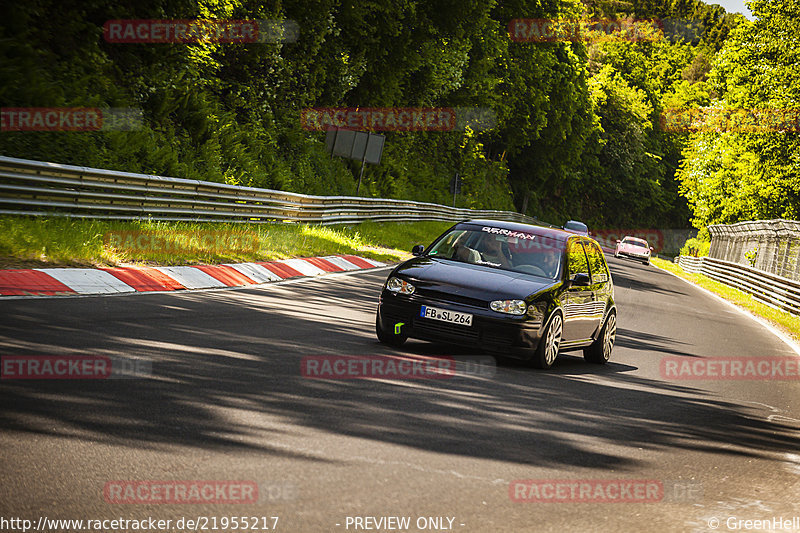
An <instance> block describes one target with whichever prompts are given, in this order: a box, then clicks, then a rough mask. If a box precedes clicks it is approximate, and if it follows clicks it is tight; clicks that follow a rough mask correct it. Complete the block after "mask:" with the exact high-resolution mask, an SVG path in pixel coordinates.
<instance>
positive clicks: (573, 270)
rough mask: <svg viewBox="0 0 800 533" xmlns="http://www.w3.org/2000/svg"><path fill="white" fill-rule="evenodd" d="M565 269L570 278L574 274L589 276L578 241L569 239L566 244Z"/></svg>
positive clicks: (581, 246)
mask: <svg viewBox="0 0 800 533" xmlns="http://www.w3.org/2000/svg"><path fill="white" fill-rule="evenodd" d="M567 268H568V273H569V277H570V278H571V277H572V276H574V275H575V274H586V275H587V276H588V275H589V263H588V261H587V260H586V252H584V251H583V244H581V241H580V240H578V239H571V240H570V241H569V242H567Z"/></svg>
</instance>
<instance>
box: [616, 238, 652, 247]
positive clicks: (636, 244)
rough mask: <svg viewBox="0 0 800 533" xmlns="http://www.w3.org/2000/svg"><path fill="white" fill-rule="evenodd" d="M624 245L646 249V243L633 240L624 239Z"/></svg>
mask: <svg viewBox="0 0 800 533" xmlns="http://www.w3.org/2000/svg"><path fill="white" fill-rule="evenodd" d="M622 242H623V243H624V244H632V245H633V246H638V247H640V248H647V243H646V242H642V241H634V240H633V239H625V240H624V241H622Z"/></svg>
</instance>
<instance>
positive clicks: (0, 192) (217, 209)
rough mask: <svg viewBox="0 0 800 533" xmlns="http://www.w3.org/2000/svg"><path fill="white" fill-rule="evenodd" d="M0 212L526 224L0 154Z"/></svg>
mask: <svg viewBox="0 0 800 533" xmlns="http://www.w3.org/2000/svg"><path fill="white" fill-rule="evenodd" d="M0 214H6V215H34V216H65V217H76V218H100V219H118V220H159V221H178V220H182V221H187V222H247V223H270V222H303V223H310V224H322V225H329V224H349V223H358V222H364V221H369V220H371V221H376V222H385V221H413V220H462V219H466V218H489V219H496V220H508V221H514V222H533V221H534V219H532V218H531V217H527V216H525V215H522V214H520V213H514V212H510V211H494V210H485V209H484V210H480V209H462V208H454V207H448V206H445V205H439V204H431V203H424V202H411V201H405V200H390V199H385V198H359V197H352V196H311V195H306V194H297V193H290V192H284V191H275V190H271V189H260V188H255V187H240V186H236V185H227V184H224V183H214V182H208V181H197V180H188V179H181V178H169V177H163V176H151V175H147V174H133V173H130V172H117V171H113V170H103V169H97V168H88V167H79V166H71V165H61V164H57V163H46V162H42V161H31V160H27V159H16V158H12V157H3V156H0Z"/></svg>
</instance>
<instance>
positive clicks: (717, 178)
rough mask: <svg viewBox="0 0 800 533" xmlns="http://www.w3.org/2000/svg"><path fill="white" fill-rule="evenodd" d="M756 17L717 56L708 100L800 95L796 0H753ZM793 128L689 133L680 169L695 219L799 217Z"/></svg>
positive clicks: (774, 104)
mask: <svg viewBox="0 0 800 533" xmlns="http://www.w3.org/2000/svg"><path fill="white" fill-rule="evenodd" d="M750 8H751V10H752V11H753V14H754V15H755V16H756V20H755V21H754V22H746V23H745V24H742V25H740V26H739V27H737V28H736V29H735V30H734V31H733V33H732V34H731V36H730V38H729V39H728V40H727V41H726V42H725V45H724V46H723V47H722V49H721V50H720V52H719V53H718V54H717V55H716V56H715V58H714V61H713V69H712V70H711V73H710V75H709V80H708V86H709V92H711V93H713V94H714V95H715V98H714V99H713V100H711V101H709V102H706V103H708V104H711V105H714V106H715V107H721V108H730V109H776V110H781V109H790V110H793V111H794V113H795V116H797V115H796V114H797V113H798V111H799V110H798V100H799V99H800V66H799V65H800V49H799V48H798V42H800V25H798V16H800V1H798V0H781V1H774V0H770V1H767V0H752V1H751V2H750ZM798 148H800V141H798V134H797V131H794V132H787V131H772V132H770V131H757V132H748V133H737V132H723V131H719V132H715V131H710V132H702V133H696V134H694V135H692V136H691V138H690V140H689V143H688V147H687V149H686V151H685V153H684V155H685V160H684V161H683V164H682V166H681V169H680V172H679V178H680V180H681V182H682V188H683V191H684V192H685V194H686V196H687V197H688V198H689V200H690V201H691V203H692V207H693V208H694V217H695V218H694V223H695V225H696V226H697V227H703V226H705V225H707V224H711V223H731V222H738V221H741V220H753V219H765V218H789V219H797V218H798V216H800V177H798V173H799V172H800V159H799V157H800V156H799V155H798V154H800V152H799V151H798Z"/></svg>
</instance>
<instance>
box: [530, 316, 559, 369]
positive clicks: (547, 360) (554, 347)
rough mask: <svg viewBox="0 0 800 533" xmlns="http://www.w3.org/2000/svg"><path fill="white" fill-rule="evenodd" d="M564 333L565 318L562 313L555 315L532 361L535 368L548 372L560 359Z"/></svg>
mask: <svg viewBox="0 0 800 533" xmlns="http://www.w3.org/2000/svg"><path fill="white" fill-rule="evenodd" d="M563 331H564V318H563V317H562V316H561V313H560V312H555V313H553V316H552V317H550V322H548V324H547V327H546V328H545V329H544V332H543V333H542V338H541V339H540V340H539V346H538V347H537V348H536V351H535V352H534V353H533V357H532V358H531V359H530V364H531V366H533V367H534V368H540V369H542V370H546V369H548V368H550V367H551V366H553V363H555V362H556V358H557V357H558V349H559V347H560V346H561V334H562V333H563Z"/></svg>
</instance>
